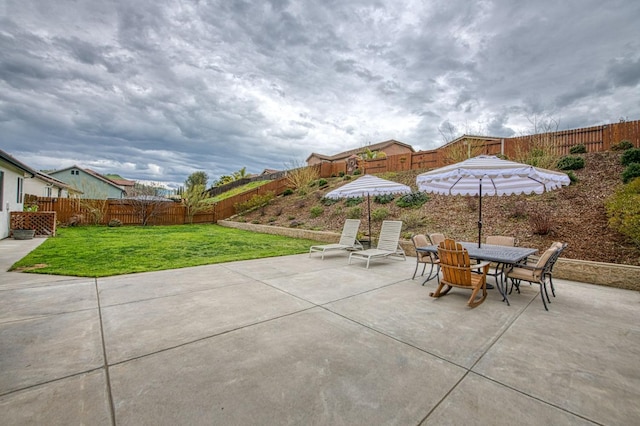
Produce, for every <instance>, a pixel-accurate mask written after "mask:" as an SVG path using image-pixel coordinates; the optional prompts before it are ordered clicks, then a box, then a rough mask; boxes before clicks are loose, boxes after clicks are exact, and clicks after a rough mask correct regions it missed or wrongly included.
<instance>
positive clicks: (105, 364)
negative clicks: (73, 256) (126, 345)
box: [94, 278, 116, 426]
mask: <svg viewBox="0 0 640 426" xmlns="http://www.w3.org/2000/svg"><path fill="white" fill-rule="evenodd" d="M94 289H95V291H96V302H97V304H98V320H99V322H100V343H101V345H102V359H103V368H104V375H105V382H106V383H105V386H106V388H107V389H106V390H107V400H108V403H109V413H110V415H111V425H112V426H115V425H116V410H115V406H114V405H113V394H112V392H111V376H110V374H109V359H108V358H107V347H106V345H105V342H104V327H103V322H102V309H101V307H100V290H99V289H98V278H94Z"/></svg>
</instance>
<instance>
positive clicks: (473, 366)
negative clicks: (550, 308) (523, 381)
mask: <svg viewBox="0 0 640 426" xmlns="http://www.w3.org/2000/svg"><path fill="white" fill-rule="evenodd" d="M537 299H538V295H537V294H536V295H534V296H533V297H532V298H531V299H530V300H529V302H528V303H527V304H526V305H524V307H523V308H522V309H521V310H520V313H518V314H517V315H516V316H515V317H514V318H513V320H512V321H511V322H510V323H509V325H508V326H507V327H505V329H504V330H503V331H502V333H500V334H499V335H498V336H496V338H495V339H494V341H493V343H491V344H490V345H489V347H487V349H486V350H485V351H484V352H483V353H482V354H481V355H480V356H479V357H478V359H477V360H476V362H474V363H473V365H472V366H471V367H469V372H471V373H473V374H475V375H477V376H478V377H482V378H484V379H487V380H490V381H492V382H494V383H496V384H498V385H500V386H504V387H506V388H508V389H511V390H513V391H516V392H517V393H519V394H521V395H524V396H526V397H528V398H532V399H535V400H536V401H539V402H541V403H543V404H545V405H549V406H551V407H554V408H556V409H558V410H560V411H563V412H565V413H569V414H571V415H573V416H576V417H579V418H581V419H583V420H587V421H589V422H591V423H594V424H597V425H601V423H598V422H596V421H594V420H591V419H589V418H586V417H584V416H582V415H580V414H577V413H574V412H572V411H569V410H567V409H566V408H562V407H560V406H558V405H555V404H553V403H551V402H549V401H545V400H543V399H541V398H539V397H536V396H534V395H530V394H528V393H526V392H523V391H521V390H519V389H516V388H514V387H511V386H509V385H507V384H506V383H502V382H500V381H498V380H496V379H493V378H491V377H489V376H486V375H484V374H482V373H480V372H478V371H474V370H473V369H474V368H475V366H476V365H477V364H478V363H479V362H480V360H481V359H482V358H483V357H484V356H485V355H486V354H487V352H489V351H490V350H491V348H492V347H493V346H495V345H496V343H498V341H499V340H500V339H501V338H502V336H504V335H505V333H506V332H507V331H509V329H510V328H511V327H512V326H513V324H514V323H515V322H516V321H517V320H518V319H520V317H521V316H522V315H523V314H524V312H525V311H526V310H527V308H529V306H531V305H532V304H533V302H534V301H535V300H537ZM466 376H467V374H465V377H466ZM456 386H457V384H456Z"/></svg>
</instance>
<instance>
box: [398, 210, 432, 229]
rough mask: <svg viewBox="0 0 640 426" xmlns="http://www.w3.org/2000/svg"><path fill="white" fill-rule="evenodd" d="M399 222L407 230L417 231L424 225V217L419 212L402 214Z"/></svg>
mask: <svg viewBox="0 0 640 426" xmlns="http://www.w3.org/2000/svg"><path fill="white" fill-rule="evenodd" d="M400 220H401V221H402V223H403V225H404V226H405V227H406V228H407V229H418V228H421V227H423V226H425V224H426V221H425V217H424V216H423V215H422V213H420V212H419V211H409V212H406V213H402V214H401V215H400Z"/></svg>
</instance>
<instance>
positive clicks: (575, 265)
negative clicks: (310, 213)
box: [218, 220, 640, 291]
mask: <svg viewBox="0 0 640 426" xmlns="http://www.w3.org/2000/svg"><path fill="white" fill-rule="evenodd" d="M218 225H221V226H226V227H228V228H237V229H244V230H247V231H253V232H261V233H264V234H275V235H284V236H287V237H293V238H307V239H310V240H315V241H321V242H326V243H335V242H337V241H338V240H339V239H340V234H337V233H335V232H326V231H311V230H309V229H297V228H285V227H281V226H269V225H256V224H252V223H242V222H232V221H228V220H220V221H218ZM400 245H401V246H402V248H403V249H404V251H405V252H406V253H407V255H408V256H415V250H414V248H413V244H412V243H411V241H401V242H400ZM553 272H554V277H557V278H560V279H566V280H570V281H578V282H584V283H589V284H598V285H604V286H608V287H617V288H624V289H628V290H636V291H640V266H630V265H618V264H614V263H603V262H589V261H585V260H574V259H565V258H560V259H559V260H558V262H557V263H556V266H555V268H554V270H553Z"/></svg>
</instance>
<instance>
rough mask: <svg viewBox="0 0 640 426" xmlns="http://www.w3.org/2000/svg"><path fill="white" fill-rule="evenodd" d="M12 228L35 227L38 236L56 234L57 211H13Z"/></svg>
mask: <svg viewBox="0 0 640 426" xmlns="http://www.w3.org/2000/svg"><path fill="white" fill-rule="evenodd" d="M10 221H11V223H10V228H11V229H34V230H35V231H36V232H35V235H36V236H38V237H49V236H55V235H56V212H11V220H10Z"/></svg>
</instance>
